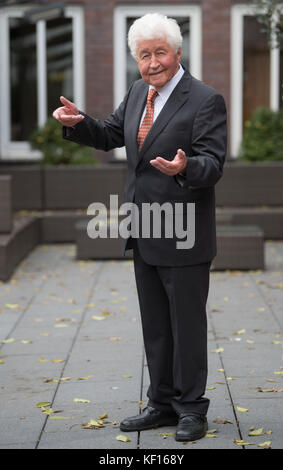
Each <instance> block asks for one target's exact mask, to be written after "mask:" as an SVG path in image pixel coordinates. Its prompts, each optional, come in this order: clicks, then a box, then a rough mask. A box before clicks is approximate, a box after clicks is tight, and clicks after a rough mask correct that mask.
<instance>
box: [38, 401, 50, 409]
mask: <svg viewBox="0 0 283 470" xmlns="http://www.w3.org/2000/svg"><path fill="white" fill-rule="evenodd" d="M50 405H51V403H50V402H49V401H40V402H39V403H37V405H35V406H36V408H42V407H44V408H45V407H46V406H50Z"/></svg>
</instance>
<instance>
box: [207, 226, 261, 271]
mask: <svg viewBox="0 0 283 470" xmlns="http://www.w3.org/2000/svg"><path fill="white" fill-rule="evenodd" d="M216 233H217V255H216V257H215V259H214V260H213V262H212V266H211V268H212V269H213V270H223V269H237V270H238V269H264V239H263V232H262V230H261V229H260V228H259V227H258V226H256V225H219V226H218V227H217V231H216Z"/></svg>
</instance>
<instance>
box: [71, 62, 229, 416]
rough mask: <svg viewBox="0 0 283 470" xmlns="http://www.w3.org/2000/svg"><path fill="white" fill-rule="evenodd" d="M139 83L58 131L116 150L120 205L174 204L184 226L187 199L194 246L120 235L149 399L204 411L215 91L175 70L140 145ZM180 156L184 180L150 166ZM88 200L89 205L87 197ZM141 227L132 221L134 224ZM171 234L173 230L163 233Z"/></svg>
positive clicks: (220, 119)
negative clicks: (130, 264)
mask: <svg viewBox="0 0 283 470" xmlns="http://www.w3.org/2000/svg"><path fill="white" fill-rule="evenodd" d="M147 93H148V85H147V84H146V83H145V82H144V81H143V80H137V81H136V82H134V83H133V84H132V86H131V87H130V89H129V90H128V93H127V94H126V96H125V98H124V100H123V102H122V103H121V105H120V106H119V107H118V109H117V110H116V111H115V112H114V113H112V114H111V115H110V116H109V117H108V118H107V119H106V120H105V121H101V120H98V119H94V118H91V117H90V116H88V115H87V114H85V113H83V112H81V114H83V115H84V116H85V119H84V120H83V121H82V122H80V123H79V124H77V125H76V126H75V127H74V128H68V127H63V137H64V138H66V139H69V140H71V141H74V142H77V143H80V144H83V145H89V146H92V147H95V148H97V149H102V150H106V151H107V150H111V149H113V148H116V147H123V146H125V147H126V153H127V178H126V187H125V197H124V201H123V202H135V204H136V205H137V206H138V207H139V209H140V214H141V208H142V205H143V204H144V203H148V204H152V203H154V202H157V203H159V204H163V203H166V202H167V203H168V202H169V203H171V205H172V208H173V215H174V217H175V216H176V217H177V215H176V212H174V211H175V207H177V206H175V204H176V203H183V206H182V208H183V211H182V214H181V216H182V220H183V224H184V227H187V224H188V226H190V218H191V214H190V213H189V212H187V210H186V209H187V203H194V204H195V206H194V207H195V215H194V223H195V242H194V245H193V246H192V247H191V248H186V249H178V248H177V243H176V242H177V241H178V240H179V239H178V237H177V235H176V234H175V233H173V237H171V238H168V237H166V236H165V235H164V223H165V222H166V221H165V218H164V217H162V218H161V220H162V223H163V226H162V228H161V238H156V237H154V236H152V234H150V236H149V237H147V238H143V237H141V236H139V237H138V238H129V239H128V240H125V241H124V250H125V249H128V248H133V249H134V267H135V276H136V282H137V290H138V297H139V304H140V311H141V319H142V328H143V337H144V344H145V351H146V357H147V363H148V369H149V375H150V386H149V389H148V398H149V404H150V405H151V406H154V407H156V408H159V409H164V410H166V409H168V410H169V409H172V407H173V408H174V409H175V410H176V412H177V413H178V414H180V413H187V412H193V413H200V414H206V412H207V409H208V405H209V400H208V399H207V398H205V397H204V392H205V386H206V379H207V321H206V301H207V295H208V287H209V269H210V264H211V260H212V259H213V258H214V257H215V255H216V230H215V193H214V186H215V184H216V183H217V181H218V180H219V178H220V177H221V176H222V170H223V164H224V160H225V155H226V146H227V117H226V106H225V101H224V99H223V96H222V95H221V94H220V93H218V92H217V91H216V90H215V89H213V88H212V87H210V86H208V85H206V84H204V83H203V82H201V81H200V80H197V79H196V78H194V77H193V76H192V75H191V74H190V73H189V71H185V73H184V74H183V76H182V78H181V80H180V81H179V83H178V84H177V86H176V87H175V89H174V90H173V92H172V93H171V95H170V97H169V99H168V100H167V102H166V103H165V105H164V107H163V109H162V110H161V112H160V114H159V115H158V117H157V119H156V120H155V122H154V123H153V125H152V127H151V129H150V131H149V133H148V135H147V137H146V139H145V141H144V144H143V146H142V148H141V150H140V151H138V146H137V133H138V129H139V124H140V120H141V116H142V113H143V110H144V107H145V104H146V98H147ZM179 148H180V149H182V150H183V151H184V152H185V154H186V156H187V169H186V176H184V177H182V176H179V175H178V176H167V175H165V174H164V173H162V172H160V171H159V170H157V169H156V168H154V167H153V166H152V165H151V164H150V160H152V159H154V158H156V157H158V156H160V157H163V158H165V159H168V160H172V159H173V158H174V156H175V155H176V153H177V150H178V149H179ZM91 202H94V201H91ZM139 222H140V223H139V229H140V232H139V233H141V227H142V219H141V218H140V221H139ZM173 232H174V231H173Z"/></svg>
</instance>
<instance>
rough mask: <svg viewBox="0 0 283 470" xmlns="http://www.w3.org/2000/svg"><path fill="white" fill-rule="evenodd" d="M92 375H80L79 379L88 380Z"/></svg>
mask: <svg viewBox="0 0 283 470" xmlns="http://www.w3.org/2000/svg"><path fill="white" fill-rule="evenodd" d="M91 377H92V375H88V376H87V377H78V378H77V380H88V379H90V378H91Z"/></svg>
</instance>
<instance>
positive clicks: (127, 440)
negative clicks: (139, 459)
mask: <svg viewBox="0 0 283 470" xmlns="http://www.w3.org/2000/svg"><path fill="white" fill-rule="evenodd" d="M116 439H117V441H122V442H131V439H130V438H129V437H127V436H124V435H123V434H119V436H116Z"/></svg>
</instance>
